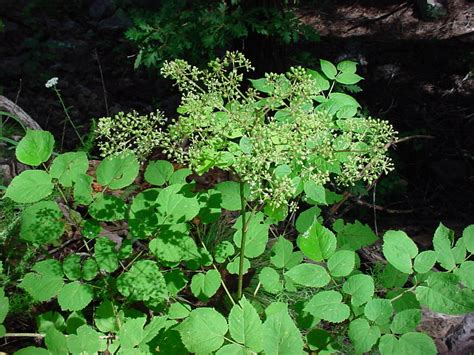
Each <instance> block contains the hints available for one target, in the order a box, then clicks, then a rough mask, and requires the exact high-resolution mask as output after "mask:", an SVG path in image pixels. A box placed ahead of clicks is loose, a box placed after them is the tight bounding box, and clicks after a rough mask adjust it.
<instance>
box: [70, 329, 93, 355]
mask: <svg viewBox="0 0 474 355" xmlns="http://www.w3.org/2000/svg"><path fill="white" fill-rule="evenodd" d="M99 336H100V334H99V333H98V332H96V331H95V330H94V329H92V328H91V327H89V326H88V325H86V324H84V325H82V326H80V327H79V328H77V335H76V334H70V335H69V336H68V337H67V346H68V348H69V351H70V352H71V353H73V354H83V353H86V354H87V353H89V354H94V353H97V352H98V351H99V350H100V342H99Z"/></svg>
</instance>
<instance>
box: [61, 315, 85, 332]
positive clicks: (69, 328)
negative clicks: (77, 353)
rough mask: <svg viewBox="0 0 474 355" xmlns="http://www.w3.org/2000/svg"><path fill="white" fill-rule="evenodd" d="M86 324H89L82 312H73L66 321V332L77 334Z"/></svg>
mask: <svg viewBox="0 0 474 355" xmlns="http://www.w3.org/2000/svg"><path fill="white" fill-rule="evenodd" d="M84 324H87V320H86V318H85V317H84V315H83V314H82V312H72V313H71V314H70V315H69V317H67V320H66V332H67V333H68V334H76V333H77V329H78V328H79V327H80V326H82V325H84Z"/></svg>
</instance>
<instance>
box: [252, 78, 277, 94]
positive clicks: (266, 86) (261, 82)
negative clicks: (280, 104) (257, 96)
mask: <svg viewBox="0 0 474 355" xmlns="http://www.w3.org/2000/svg"><path fill="white" fill-rule="evenodd" d="M250 82H251V83H252V86H253V87H254V88H255V89H256V90H257V91H260V92H264V93H266V94H271V93H273V91H274V90H275V86H274V85H273V84H272V83H270V82H269V81H268V80H267V79H265V78H262V79H250Z"/></svg>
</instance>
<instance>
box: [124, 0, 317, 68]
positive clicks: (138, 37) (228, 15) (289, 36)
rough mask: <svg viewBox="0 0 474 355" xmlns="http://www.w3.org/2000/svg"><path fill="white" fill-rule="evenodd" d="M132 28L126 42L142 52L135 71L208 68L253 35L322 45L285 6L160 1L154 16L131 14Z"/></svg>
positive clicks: (281, 4) (140, 13) (138, 57)
mask: <svg viewBox="0 0 474 355" xmlns="http://www.w3.org/2000/svg"><path fill="white" fill-rule="evenodd" d="M131 15H132V19H133V22H134V26H133V27H131V28H130V29H128V30H127V32H126V37H127V39H129V40H130V41H132V42H134V43H135V44H136V45H137V46H138V47H139V49H140V51H139V53H138V55H137V58H136V60H135V67H138V66H140V65H145V66H146V67H160V66H161V64H162V63H163V61H165V60H169V59H172V58H187V59H188V60H190V61H191V62H192V63H196V64H204V63H206V62H207V61H208V60H209V59H211V58H214V57H215V56H217V55H219V54H220V53H222V51H223V50H224V49H225V48H231V47H232V44H233V42H235V41H245V40H246V39H247V38H248V37H249V36H250V34H251V33H255V34H259V35H261V36H264V37H266V38H267V39H268V38H270V37H272V38H276V39H278V40H279V41H280V42H283V43H285V44H290V43H294V42H297V41H298V40H299V38H301V37H303V38H307V39H310V40H316V39H318V37H317V35H316V34H315V33H314V30H313V29H312V28H311V27H310V26H306V25H304V24H302V23H300V21H299V19H298V18H297V17H296V15H295V14H294V13H293V11H292V10H291V8H290V7H289V6H288V4H287V3H286V2H285V4H283V2H281V3H280V2H276V4H265V5H247V4H244V2H242V3H241V2H240V1H238V0H237V1H231V2H230V3H228V2H222V1H215V0H213V1H201V0H199V1H192V2H189V1H174V0H167V1H162V2H161V4H160V7H159V9H157V10H156V11H150V10H138V9H135V10H134V11H132V14H131Z"/></svg>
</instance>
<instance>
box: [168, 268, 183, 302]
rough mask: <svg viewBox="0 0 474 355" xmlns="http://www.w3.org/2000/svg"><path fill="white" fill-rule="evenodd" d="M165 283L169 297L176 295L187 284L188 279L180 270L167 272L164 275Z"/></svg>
mask: <svg viewBox="0 0 474 355" xmlns="http://www.w3.org/2000/svg"><path fill="white" fill-rule="evenodd" d="M165 281H166V288H167V289H168V293H169V295H170V296H174V295H177V294H178V292H179V291H181V290H182V289H183V288H184V287H185V286H186V284H187V283H188V279H187V278H186V277H185V276H184V273H183V272H182V271H181V270H172V271H169V272H167V273H166V274H165Z"/></svg>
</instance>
